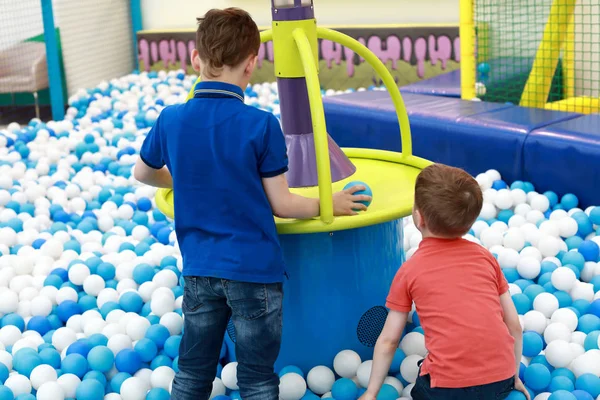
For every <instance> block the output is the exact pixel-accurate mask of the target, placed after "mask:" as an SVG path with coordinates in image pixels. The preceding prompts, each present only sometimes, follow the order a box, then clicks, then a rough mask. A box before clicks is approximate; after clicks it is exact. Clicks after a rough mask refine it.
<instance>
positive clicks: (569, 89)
mask: <svg viewBox="0 0 600 400" xmlns="http://www.w3.org/2000/svg"><path fill="white" fill-rule="evenodd" d="M563 71H564V73H563V74H564V91H563V94H564V96H565V98H566V99H569V98H571V97H575V15H572V16H571V19H570V20H569V27H568V28H567V37H566V39H565V44H564V47H563Z"/></svg>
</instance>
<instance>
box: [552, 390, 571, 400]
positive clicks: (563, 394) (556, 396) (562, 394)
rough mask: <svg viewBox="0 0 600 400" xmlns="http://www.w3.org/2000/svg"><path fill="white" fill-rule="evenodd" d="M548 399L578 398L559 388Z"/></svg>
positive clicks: (568, 399)
mask: <svg viewBox="0 0 600 400" xmlns="http://www.w3.org/2000/svg"><path fill="white" fill-rule="evenodd" d="M548 400H577V398H576V397H575V396H574V395H573V394H572V393H571V392H567V391H566V390H558V391H556V392H554V393H552V394H551V395H550V397H548Z"/></svg>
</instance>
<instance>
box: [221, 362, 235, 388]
mask: <svg viewBox="0 0 600 400" xmlns="http://www.w3.org/2000/svg"><path fill="white" fill-rule="evenodd" d="M237 366H238V363H237V362H230V363H228V364H227V365H226V366H225V367H223V371H221V380H222V381H223V384H224V385H225V387H226V388H227V389H230V390H238V389H239V387H238V384H237Z"/></svg>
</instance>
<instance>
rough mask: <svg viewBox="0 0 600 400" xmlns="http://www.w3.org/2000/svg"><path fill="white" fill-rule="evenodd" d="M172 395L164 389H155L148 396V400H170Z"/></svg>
mask: <svg viewBox="0 0 600 400" xmlns="http://www.w3.org/2000/svg"><path fill="white" fill-rule="evenodd" d="M170 398H171V395H170V394H169V392H168V391H167V390H165V389H163V388H154V389H152V390H150V391H149V392H148V394H147V395H146V400H169V399H170Z"/></svg>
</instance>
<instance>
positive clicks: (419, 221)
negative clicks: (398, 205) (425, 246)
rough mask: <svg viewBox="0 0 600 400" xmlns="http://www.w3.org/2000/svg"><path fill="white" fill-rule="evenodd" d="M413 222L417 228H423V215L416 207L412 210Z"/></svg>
mask: <svg viewBox="0 0 600 400" xmlns="http://www.w3.org/2000/svg"><path fill="white" fill-rule="evenodd" d="M413 220H414V222H415V225H416V227H417V228H419V229H423V228H425V221H424V220H423V215H422V214H421V211H419V209H418V208H416V207H415V208H413Z"/></svg>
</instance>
